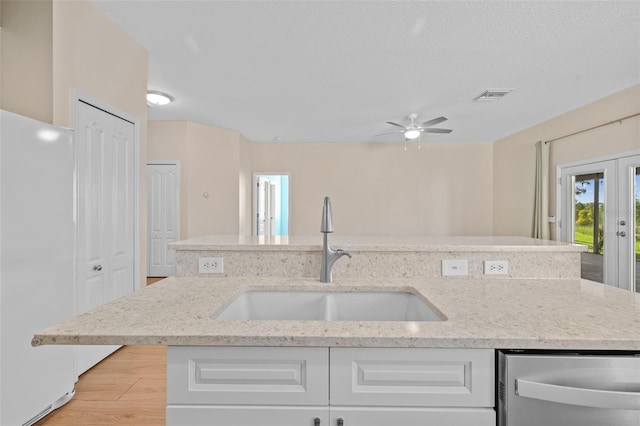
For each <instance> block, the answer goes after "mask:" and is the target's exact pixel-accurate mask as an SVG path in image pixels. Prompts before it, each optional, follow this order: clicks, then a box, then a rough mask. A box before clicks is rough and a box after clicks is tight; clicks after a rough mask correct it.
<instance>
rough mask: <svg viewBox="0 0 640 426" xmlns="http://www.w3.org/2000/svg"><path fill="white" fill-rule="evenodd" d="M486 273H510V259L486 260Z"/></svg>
mask: <svg viewBox="0 0 640 426" xmlns="http://www.w3.org/2000/svg"><path fill="white" fill-rule="evenodd" d="M484 274H485V275H509V261H508V260H485V261H484Z"/></svg>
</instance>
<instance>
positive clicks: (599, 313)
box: [33, 277, 640, 350]
mask: <svg viewBox="0 0 640 426" xmlns="http://www.w3.org/2000/svg"><path fill="white" fill-rule="evenodd" d="M252 289H266V290H314V289H316V290H331V291H340V290H355V291H357V290H376V289H378V290H380V289H386V290H393V291H410V292H415V293H417V294H419V295H420V296H422V297H424V298H425V299H426V300H427V301H428V302H429V303H430V304H431V305H432V306H434V307H435V308H436V309H437V310H438V311H439V312H441V313H442V314H443V315H444V316H445V317H446V320H445V321H428V322H422V321H421V322H411V321H409V322H406V321H399V322H376V321H370V322H366V321H363V322H357V321H356V322H354V321H346V322H345V321H219V320H216V319H215V317H216V316H217V314H218V313H220V312H221V311H222V310H223V309H224V307H226V305H228V304H229V303H230V301H231V300H233V298H234V297H235V296H236V295H238V294H239V293H241V292H243V291H246V290H252ZM33 343H34V345H45V344H71V345H78V344H79V345H136V344H140V345H154V344H155V345H179V346H182V345H193V346H201V345H204V346H335V347H423V348H513V349H598V350H640V295H639V294H636V293H632V292H629V291H625V290H620V289H617V288H613V287H610V286H606V285H602V284H598V283H594V282H590V281H586V280H535V279H529V280H488V279H483V280H475V279H446V278H440V279H430V280H410V279H406V278H399V279H397V280H391V279H384V280H379V281H376V280H371V279H368V280H365V281H363V280H354V279H350V280H347V279H344V280H340V282H336V283H333V284H320V283H319V282H318V281H317V280H312V279H305V278H292V277H288V278H286V277H285V278H274V277H225V278H219V279H211V278H207V277H170V278H167V279H164V280H162V281H160V282H158V283H156V284H154V285H152V286H150V287H147V288H144V289H142V290H140V291H138V292H137V293H135V294H131V295H128V296H125V297H123V298H120V299H118V300H115V301H113V302H111V303H109V304H107V305H104V306H102V307H99V308H97V309H95V310H93V311H91V312H88V313H86V314H82V315H79V316H77V317H75V318H73V319H71V320H69V321H66V322H64V323H62V324H59V325H56V326H53V327H50V328H47V329H45V330H42V331H40V332H38V333H37V334H36V335H35V337H34V340H33Z"/></svg>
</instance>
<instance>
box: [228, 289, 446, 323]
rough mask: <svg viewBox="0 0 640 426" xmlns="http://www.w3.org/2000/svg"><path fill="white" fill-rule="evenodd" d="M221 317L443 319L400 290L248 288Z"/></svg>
mask: <svg viewBox="0 0 640 426" xmlns="http://www.w3.org/2000/svg"><path fill="white" fill-rule="evenodd" d="M216 319H219V320H280V321H286V320H295V321H443V320H444V319H446V318H443V317H442V315H440V314H439V313H436V311H434V309H432V308H431V307H430V306H429V305H427V304H426V303H425V301H424V299H422V298H421V297H419V296H416V295H415V294H412V293H408V292H399V291H245V292H243V293H240V294H239V295H238V296H237V297H236V298H235V299H234V300H233V301H232V302H231V303H230V304H229V306H227V307H226V308H225V309H224V310H223V311H222V312H221V313H220V314H219V315H218V316H217V317H216Z"/></svg>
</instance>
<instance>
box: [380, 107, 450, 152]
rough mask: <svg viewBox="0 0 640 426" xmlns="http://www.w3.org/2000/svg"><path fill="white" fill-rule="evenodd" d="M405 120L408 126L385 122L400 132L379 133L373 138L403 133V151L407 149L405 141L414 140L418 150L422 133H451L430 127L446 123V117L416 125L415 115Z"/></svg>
mask: <svg viewBox="0 0 640 426" xmlns="http://www.w3.org/2000/svg"><path fill="white" fill-rule="evenodd" d="M407 118H408V119H409V120H410V122H409V123H408V124H400V123H396V122H393V121H387V123H388V124H391V125H392V126H396V127H400V128H402V130H396V131H394V132H386V133H379V134H377V135H375V136H381V135H390V134H396V133H403V134H404V149H407V141H412V140H415V139H418V148H420V138H421V136H422V134H423V133H451V132H452V130H451V129H441V128H437V127H431V126H435V125H436V124H440V123H442V122H444V121H447V120H448V119H447V117H438V118H434V119H431V120H427V121H423V122H422V123H416V119H417V118H418V114H416V113H411V114H409V115H408V116H407Z"/></svg>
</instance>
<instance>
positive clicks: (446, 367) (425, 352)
mask: <svg viewBox="0 0 640 426" xmlns="http://www.w3.org/2000/svg"><path fill="white" fill-rule="evenodd" d="M215 240H216V241H211V240H209V241H202V240H201V241H198V242H195V243H194V242H193V241H191V242H182V243H178V244H177V245H176V246H178V247H176V248H178V252H181V251H182V252H183V253H185V254H186V256H187V257H190V258H191V261H193V260H194V259H195V260H196V264H197V260H198V257H201V256H219V257H223V258H224V260H225V272H224V273H223V274H219V275H214V276H207V275H205V274H198V273H197V271H196V273H195V274H192V273H185V274H183V276H177V277H170V278H167V279H165V280H162V281H160V282H158V283H156V284H154V285H152V286H150V287H147V288H144V289H142V290H141V291H139V292H137V293H135V294H132V295H129V296H125V297H123V298H121V299H118V300H116V301H114V302H111V303H110V304H108V305H105V306H102V307H100V308H97V309H95V310H94V311H92V312H89V313H86V314H83V315H80V316H78V317H76V318H73V319H71V320H69V321H67V322H64V323H62V324H59V325H56V326H53V327H50V328H48V329H46V330H43V331H41V332H38V333H37V334H36V335H35V336H34V339H33V344H34V345H36V346H37V345H48V344H73V345H76V344H80V345H102V344H105V345H106V344H120V345H136V344H141V345H167V346H168V365H167V424H168V425H184V424H189V425H206V424H220V425H225V426H254V425H257V424H278V425H291V426H294V425H295V426H300V425H313V426H318V425H320V426H324V425H327V424H331V425H332V426H338V425H343V426H364V425H366V426H378V425H380V426H389V425H394V426H396V425H403V426H417V425H424V424H441V425H458V426H463V425H468V426H472V425H473V426H494V425H495V423H496V410H495V406H496V403H497V401H496V400H495V395H496V369H495V365H496V363H495V361H496V353H497V352H496V350H497V349H509V350H556V351H558V350H560V351H572V352H575V351H600V352H604V353H617V354H620V353H621V352H620V351H627V352H624V353H630V352H629V351H634V352H638V351H640V295H637V294H634V293H631V292H628V291H624V290H620V289H617V288H613V287H610V286H605V285H602V284H598V283H593V282H590V281H586V280H581V279H578V278H567V277H566V275H567V274H566V271H569V276H573V275H575V271H576V270H577V271H579V254H580V251H582V250H583V248H581V247H578V246H571V245H566V244H564V245H563V244H562V243H550V242H541V243H538V242H536V241H531V239H511V240H509V243H510V244H508V245H507V246H500V245H499V244H489V242H490V241H489V239H482V240H478V239H476V240H475V244H471V243H470V240H469V239H466V240H463V239H459V240H458V241H453V242H452V240H447V241H446V242H445V241H440V242H438V243H436V242H435V241H433V240H432V241H430V242H425V241H424V240H422V241H420V242H417V241H413V244H414V245H413V249H411V247H412V246H411V244H408V243H407V240H406V239H404V240H403V241H402V242H397V243H393V242H392V241H391V240H390V239H387V240H386V241H385V245H384V246H381V245H380V244H379V243H375V241H369V242H366V241H364V240H362V239H360V241H359V242H357V243H355V242H353V241H352V242H351V244H345V245H344V246H343V248H345V249H348V250H350V251H351V252H352V253H353V259H360V264H359V265H360V266H358V267H357V268H355V269H353V270H352V271H350V272H349V267H350V266H349V262H351V261H352V260H353V259H344V261H343V260H341V261H340V262H338V265H340V264H342V265H343V267H345V268H344V269H343V273H337V274H336V275H337V277H338V278H337V279H336V280H335V282H334V283H331V284H323V283H320V282H319V281H318V278H317V272H318V270H317V269H316V266H318V262H317V258H318V257H319V256H320V253H319V247H318V246H317V245H316V244H315V243H312V244H311V245H310V246H306V247H305V246H302V245H301V244H300V242H298V243H296V244H294V245H290V244H289V243H287V244H285V246H284V247H285V248H284V249H282V247H280V249H279V248H278V245H277V244H266V245H265V244H260V243H259V242H258V243H256V242H255V241H251V242H249V243H248V244H240V245H239V244H238V243H237V242H236V241H231V242H229V243H221V238H220V237H217V238H216V239H215ZM336 240H338V239H336ZM481 241H482V242H484V243H482V244H479V243H480V242H481ZM492 241H493V243H497V241H498V240H497V239H494V240H492ZM338 242H339V240H338ZM343 242H345V241H343ZM501 242H502V243H503V244H504V243H505V242H506V241H505V240H501ZM445 243H446V244H445ZM337 245H338V244H337V243H336V246H337ZM174 247H175V246H174ZM385 247H386V251H385ZM301 252H302V255H301V256H303V257H301V258H299V257H296V256H298V255H300V253H301ZM292 256H293V257H292ZM521 256H530V257H528V258H523V257H521ZM565 256H566V257H565ZM446 259H466V260H468V261H469V264H468V265H469V272H470V273H469V274H468V275H467V276H465V277H462V278H456V277H442V276H440V275H441V274H442V272H443V271H444V268H441V264H442V262H443V260H446ZM491 259H493V260H504V259H507V261H508V263H509V266H510V268H509V273H508V274H504V275H503V276H498V277H493V276H491V275H486V274H484V273H483V270H482V266H481V265H482V263H483V262H484V261H486V260H491ZM523 259H526V260H523ZM553 259H556V260H555V261H554V260H553ZM558 259H559V260H558ZM227 260H231V262H230V265H229V266H231V267H230V268H226V266H227ZM531 262H533V266H531V265H528V263H531ZM549 262H550V263H549ZM563 264H564V265H565V267H564V269H562V265H563ZM292 265H293V266H292ZM295 265H298V266H300V267H296V266H295ZM243 266H244V268H243ZM351 266H353V265H351ZM301 271H302V272H303V273H302V274H301V273H300V272H301ZM345 271H346V272H345ZM354 271H356V272H357V271H360V272H358V273H354ZM424 271H427V272H426V273H425V272H424ZM298 275H302V276H298ZM353 275H363V276H362V277H354V276H353ZM523 275H524V276H529V275H534V276H536V277H535V278H521V276H523ZM314 276H315V277H314ZM549 276H553V278H548V277H549ZM256 291H257V292H300V291H302V292H316V293H317V292H324V293H332V292H369V293H378V292H385V293H389V292H390V293H396V292H402V293H405V294H410V295H412V296H415V297H416V298H419V299H420V300H421V301H422V302H423V303H424V304H425V305H426V306H428V307H429V308H431V310H432V311H433V313H434V315H435V318H437V319H438V320H428V321H427V320H410V319H405V320H399V321H354V320H349V321H342V320H329V321H326V320H296V319H290V320H220V319H217V318H218V316H219V315H220V314H221V313H222V312H223V311H225V309H226V308H227V307H228V306H229V305H230V304H231V303H233V302H234V301H236V300H239V299H241V298H242V297H243V295H246V294H247V293H248V292H256ZM295 294H299V293H295ZM292 303H295V300H294V301H293V302H292ZM378 309H380V308H378ZM303 310H304V309H303ZM634 374H635V373H634ZM212 419H215V420H212ZM634 419H635V417H634ZM634 421H635V420H634ZM212 422H213V423H212Z"/></svg>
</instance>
